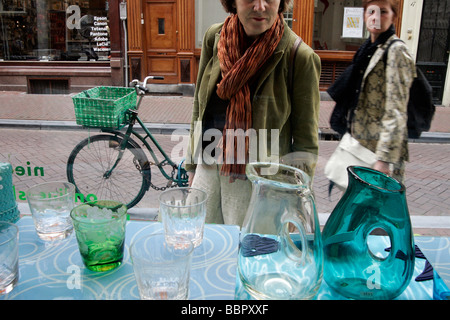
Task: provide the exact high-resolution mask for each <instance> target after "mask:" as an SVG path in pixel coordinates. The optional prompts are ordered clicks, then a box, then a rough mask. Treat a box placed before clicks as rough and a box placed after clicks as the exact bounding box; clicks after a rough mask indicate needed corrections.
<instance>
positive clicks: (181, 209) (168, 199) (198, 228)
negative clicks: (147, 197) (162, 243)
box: [159, 188, 208, 247]
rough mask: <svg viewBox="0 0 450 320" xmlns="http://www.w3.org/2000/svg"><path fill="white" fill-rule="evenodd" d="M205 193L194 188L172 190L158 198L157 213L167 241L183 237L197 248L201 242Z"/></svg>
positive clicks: (204, 215) (204, 213) (204, 212)
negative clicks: (179, 236)
mask: <svg viewBox="0 0 450 320" xmlns="http://www.w3.org/2000/svg"><path fill="white" fill-rule="evenodd" d="M207 197H208V196H207V194H206V192H204V191H202V190H200V189H196V188H174V189H169V190H166V191H164V192H162V193H161V194H160V196H159V212H160V213H161V216H162V223H163V226H164V231H165V233H166V237H167V241H168V242H172V243H175V238H174V237H175V236H178V235H183V236H185V237H187V238H188V239H189V240H191V241H192V243H193V244H194V246H195V247H198V246H199V245H200V244H201V243H202V240H203V230H204V226H205V218H206V199H207Z"/></svg>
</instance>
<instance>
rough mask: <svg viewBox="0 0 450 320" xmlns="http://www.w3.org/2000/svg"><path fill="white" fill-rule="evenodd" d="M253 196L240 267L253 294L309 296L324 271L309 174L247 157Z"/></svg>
mask: <svg viewBox="0 0 450 320" xmlns="http://www.w3.org/2000/svg"><path fill="white" fill-rule="evenodd" d="M246 174H247V177H248V178H249V180H250V181H251V182H252V197H251V201H250V205H249V208H248V211H247V214H246V217H245V219H244V223H243V226H242V231H241V237H240V246H239V258H238V273H239V277H240V280H241V283H242V285H243V287H244V288H245V289H246V291H247V292H248V293H250V295H252V296H253V297H254V298H256V299H278V300H286V299H312V298H314V296H315V295H316V293H317V291H318V289H319V287H320V285H321V282H322V275H323V254H322V240H321V234H320V227H319V222H318V216H317V212H316V208H315V203H314V198H313V195H312V192H311V189H310V182H311V181H310V178H309V176H308V175H307V174H306V173H304V172H303V171H301V170H299V169H296V168H293V167H290V166H286V165H281V164H273V163H250V164H248V165H247V168H246Z"/></svg>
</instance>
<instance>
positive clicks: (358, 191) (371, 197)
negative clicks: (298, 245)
mask: <svg viewBox="0 0 450 320" xmlns="http://www.w3.org/2000/svg"><path fill="white" fill-rule="evenodd" d="M347 171H348V176H349V184H348V188H347V190H346V192H345V193H344V195H343V196H342V198H341V200H340V201H339V202H338V204H337V205H336V207H335V208H334V210H333V212H332V213H331V215H330V217H329V218H328V220H327V222H326V224H325V227H324V229H323V246H324V278H325V281H326V283H327V284H328V285H329V286H330V287H331V288H332V289H333V290H335V291H337V292H338V293H340V294H342V295H343V296H345V297H347V298H352V299H383V300H385V299H393V298H395V297H396V296H398V295H399V294H401V293H402V292H403V290H405V288H406V287H407V286H408V284H409V282H410V280H411V276H412V274H413V271H414V254H415V249H414V240H413V234H412V227H411V221H410V217H409V212H408V206H407V203H406V196H405V187H404V186H403V185H402V184H401V183H400V182H398V181H397V180H395V179H393V178H391V177H389V176H387V175H385V174H383V173H381V172H379V171H376V170H373V169H369V168H365V167H357V166H351V167H348V168H347ZM374 230H376V232H373V231H374ZM386 249H388V250H386Z"/></svg>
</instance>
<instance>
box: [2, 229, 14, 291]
mask: <svg viewBox="0 0 450 320" xmlns="http://www.w3.org/2000/svg"><path fill="white" fill-rule="evenodd" d="M18 279H19V228H17V226H16V225H14V224H12V223H9V222H6V221H0V295H2V294H6V293H8V292H11V290H12V289H13V288H14V287H15V285H16V283H17V281H18Z"/></svg>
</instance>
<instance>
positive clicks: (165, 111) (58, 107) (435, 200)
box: [0, 92, 450, 235]
mask: <svg viewBox="0 0 450 320" xmlns="http://www.w3.org/2000/svg"><path fill="white" fill-rule="evenodd" d="M192 103H193V98H192V97H183V96H146V97H145V98H144V100H143V104H142V106H141V110H140V116H141V117H142V119H143V120H144V122H152V123H159V124H178V123H184V124H186V123H189V121H190V117H191V110H192ZM333 106H334V103H333V102H331V101H322V103H321V110H320V111H321V112H320V119H319V121H320V127H321V129H324V130H326V129H328V119H329V115H330V113H331V111H332V108H333ZM0 119H15V120H17V119H19V120H38V121H41V120H42V121H49V120H55V121H74V120H75V116H74V111H73V104H72V101H71V95H28V94H25V93H18V92H0ZM449 124H450V108H446V107H438V108H437V114H436V117H435V119H434V121H433V124H432V128H431V131H434V132H443V133H448V132H450V129H449V128H450V125H449ZM11 131H13V133H11ZM7 132H9V133H10V134H11V135H10V136H8V137H6V136H5V134H6V133H7ZM83 134H84V135H86V134H87V133H86V132H78V131H76V132H75V131H73V132H72V131H71V132H64V131H45V130H41V132H40V134H39V135H38V134H37V133H36V131H33V133H31V131H29V130H12V129H5V128H2V142H1V148H0V150H1V152H0V161H2V160H3V161H4V160H5V156H8V155H13V156H15V157H16V158H17V159H16V161H19V162H20V161H21V162H24V161H30V162H31V164H32V165H36V166H37V165H39V163H34V160H35V159H37V155H36V147H37V146H38V148H39V150H40V151H42V152H41V153H40V155H42V158H40V160H39V161H40V165H43V164H45V166H46V167H47V169H46V177H45V179H46V180H47V179H49V177H50V176H51V177H52V178H53V177H54V178H55V179H56V178H64V174H65V162H64V161H65V160H66V159H67V157H68V154H69V152H70V150H71V149H72V148H73V146H74V145H75V144H76V143H77V142H78V141H80V140H81V136H82V135H83ZM63 135H64V136H65V137H66V135H67V137H66V138H62V136H63ZM5 138H6V139H8V140H6V141H9V142H10V143H9V144H8V145H9V148H10V149H6V148H5V140H4V139H5ZM159 139H162V140H161V141H162V144H163V145H164V147H165V148H171V144H172V145H173V144H174V143H175V142H171V141H170V139H169V138H168V136H160V137H159ZM19 141H20V144H19V143H18V142H19ZM336 145H337V142H336V141H321V142H320V155H319V162H318V167H317V173H316V177H315V179H314V189H315V193H316V204H317V208H318V211H319V212H322V213H326V212H331V210H332V209H333V208H334V206H335V205H336V203H337V201H338V200H339V198H340V193H339V192H338V191H334V192H333V194H332V195H331V199H329V198H328V197H327V196H326V195H327V187H328V181H327V180H326V178H325V177H324V176H323V167H324V165H325V163H326V161H327V159H328V157H329V155H331V153H332V152H333V151H334V149H335V147H336ZM55 146H58V147H57V148H55ZM410 149H411V159H412V161H411V163H409V164H408V166H407V172H406V177H407V178H406V183H405V184H406V187H407V199H408V205H409V209H410V213H411V215H414V216H433V217H436V216H444V217H448V216H450V213H449V208H450V170H449V169H450V168H449V166H450V165H449V164H448V161H447V158H448V155H449V154H450V144H428V143H411V144H410ZM6 150H8V151H6ZM49 150H50V151H51V152H50V151H49ZM5 152H7V153H5ZM55 153H56V155H55ZM58 155H60V156H61V157H62V158H64V161H62V160H61V159H59V160H57V159H58ZM153 177H154V179H161V181H162V182H163V178H162V177H159V178H158V177H157V175H154V176H153ZM39 179H41V178H38V177H35V180H33V183H37V182H40V181H39ZM28 181H30V180H28ZM23 183H24V184H23V185H22V186H21V187H19V188H22V189H25V188H26V187H27V184H26V182H23ZM20 190H21V189H20ZM140 205H141V206H142V207H144V208H146V207H155V206H157V202H155V196H153V195H152V194H148V195H146V196H145V198H144V200H143V201H142V203H141V204H140ZM449 230H450V229H435V230H431V231H430V230H415V232H418V233H422V234H427V233H430V232H431V233H432V234H437V233H444V234H448V235H450V232H449Z"/></svg>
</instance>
